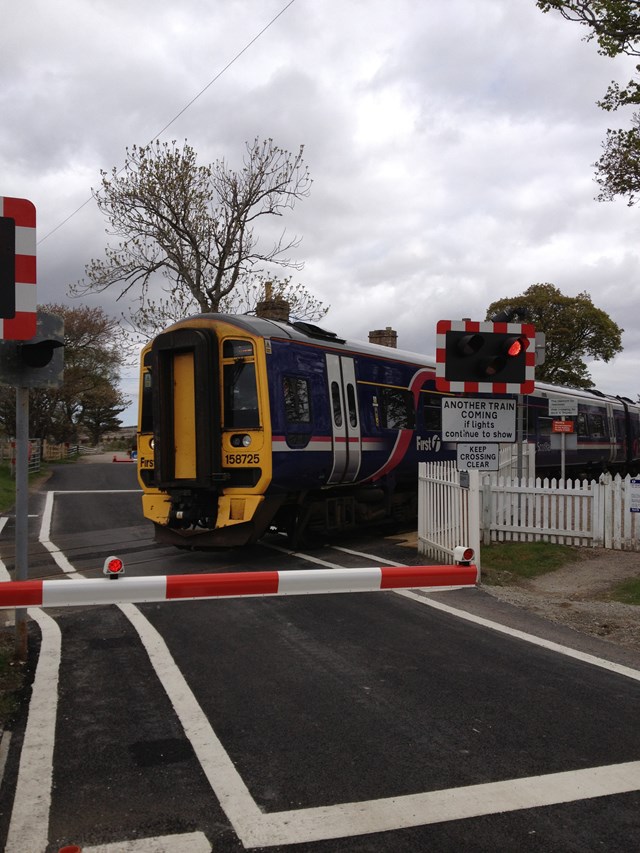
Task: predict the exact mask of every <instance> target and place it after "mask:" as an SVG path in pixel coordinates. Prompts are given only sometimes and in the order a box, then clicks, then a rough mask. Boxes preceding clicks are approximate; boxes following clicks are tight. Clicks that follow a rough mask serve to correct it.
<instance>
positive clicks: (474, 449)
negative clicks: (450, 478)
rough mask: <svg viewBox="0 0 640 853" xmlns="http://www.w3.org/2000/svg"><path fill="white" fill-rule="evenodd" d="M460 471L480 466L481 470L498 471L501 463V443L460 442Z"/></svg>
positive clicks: (458, 447) (458, 449) (458, 448)
mask: <svg viewBox="0 0 640 853" xmlns="http://www.w3.org/2000/svg"><path fill="white" fill-rule="evenodd" d="M456 450H457V452H458V471H468V470H469V469H470V468H479V469H480V470H481V471H497V470H498V468H499V464H500V445H499V444H458V445H457V447H456Z"/></svg>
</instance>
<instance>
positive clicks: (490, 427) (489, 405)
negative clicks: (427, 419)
mask: <svg viewBox="0 0 640 853" xmlns="http://www.w3.org/2000/svg"><path fill="white" fill-rule="evenodd" d="M442 440H443V441H466V442H472V441H477V442H487V441H491V442H493V441H515V440H516V401H515V400H497V399H495V400H491V399H489V398H486V399H485V398H475V397H467V398H465V397H443V399H442Z"/></svg>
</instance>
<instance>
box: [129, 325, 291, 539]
mask: <svg viewBox="0 0 640 853" xmlns="http://www.w3.org/2000/svg"><path fill="white" fill-rule="evenodd" d="M142 362H143V369H142V371H141V394H140V399H141V406H140V422H139V438H138V474H139V479H140V482H141V485H142V487H143V489H144V494H143V498H142V502H143V512H144V515H145V516H146V517H147V518H149V519H150V520H151V521H153V522H154V525H155V529H156V539H158V541H164V542H170V543H171V544H174V545H178V546H181V547H187V548H215V547H232V546H237V545H243V544H247V543H250V542H254V541H256V540H257V539H258V538H259V537H260V536H261V535H262V533H263V532H264V530H265V529H266V527H267V526H268V522H269V519H270V518H271V517H272V516H273V513H274V512H275V510H276V509H277V506H276V505H274V502H275V504H277V501H278V500H279V499H278V498H277V497H276V498H265V495H264V492H265V490H266V489H267V486H268V484H269V482H270V481H271V431H270V426H269V424H270V418H269V401H268V392H267V387H266V381H265V379H264V377H265V364H264V344H263V342H262V340H261V339H260V338H255V337H253V336H251V335H250V334H248V333H245V332H244V331H241V330H239V329H238V328H237V327H235V326H233V325H229V324H224V323H216V324H215V325H214V324H213V323H212V322H211V321H208V320H206V319H205V318H202V319H196V320H191V321H189V324H188V325H187V324H180V323H178V324H176V326H173V327H171V328H170V329H169V330H167V331H166V332H164V333H162V334H161V335H159V336H158V337H157V338H155V340H154V341H153V343H152V344H151V345H150V346H148V347H147V348H146V349H145V350H144V351H143V355H142Z"/></svg>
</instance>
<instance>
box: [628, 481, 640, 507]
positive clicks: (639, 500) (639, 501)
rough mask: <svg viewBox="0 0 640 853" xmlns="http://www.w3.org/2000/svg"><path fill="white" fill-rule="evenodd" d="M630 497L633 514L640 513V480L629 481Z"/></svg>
mask: <svg viewBox="0 0 640 853" xmlns="http://www.w3.org/2000/svg"><path fill="white" fill-rule="evenodd" d="M629 497H630V499H631V500H630V501H629V503H630V507H629V508H630V510H631V512H640V480H630V481H629Z"/></svg>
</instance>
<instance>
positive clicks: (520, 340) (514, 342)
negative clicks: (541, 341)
mask: <svg viewBox="0 0 640 853" xmlns="http://www.w3.org/2000/svg"><path fill="white" fill-rule="evenodd" d="M528 348H529V338H527V337H525V336H524V335H520V337H517V338H509V339H508V340H507V355H508V356H511V357H512V358H515V357H516V356H519V355H520V354H521V353H523V352H524V351H525V350H527V349H528Z"/></svg>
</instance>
